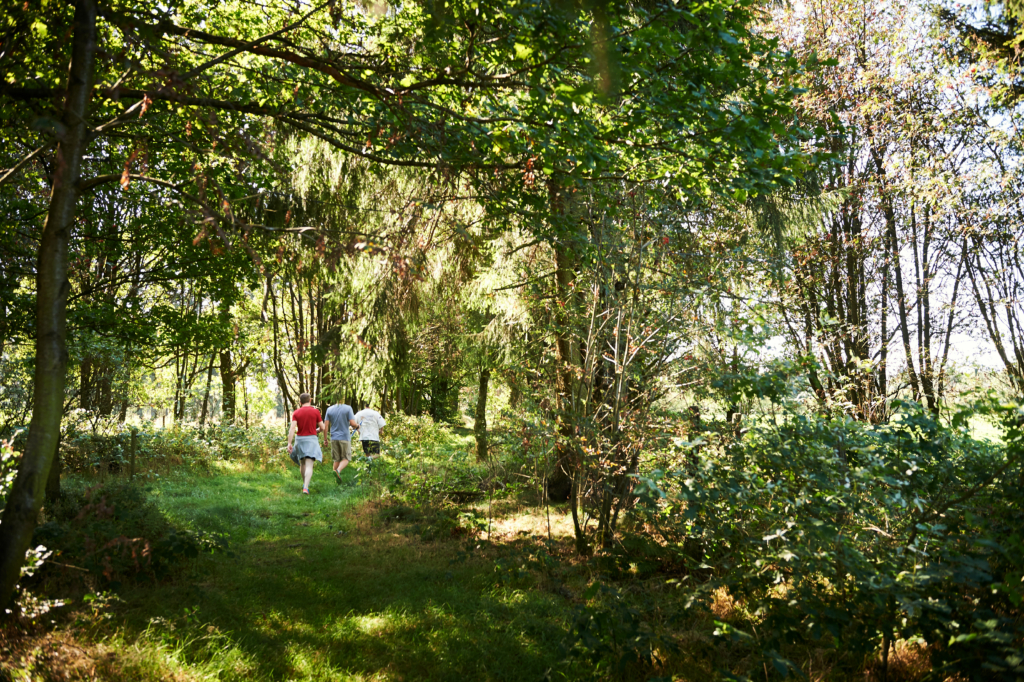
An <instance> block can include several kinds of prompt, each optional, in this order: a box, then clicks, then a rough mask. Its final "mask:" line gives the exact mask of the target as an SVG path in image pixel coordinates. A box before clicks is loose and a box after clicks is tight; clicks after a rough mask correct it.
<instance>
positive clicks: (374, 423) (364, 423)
mask: <svg viewBox="0 0 1024 682" xmlns="http://www.w3.org/2000/svg"><path fill="white" fill-rule="evenodd" d="M352 421H354V422H355V423H356V424H359V440H380V430H381V429H382V428H383V427H384V425H385V424H387V422H385V421H384V417H382V416H380V412H378V411H377V410H369V409H367V410H359V411H358V412H356V416H355V417H353V418H352Z"/></svg>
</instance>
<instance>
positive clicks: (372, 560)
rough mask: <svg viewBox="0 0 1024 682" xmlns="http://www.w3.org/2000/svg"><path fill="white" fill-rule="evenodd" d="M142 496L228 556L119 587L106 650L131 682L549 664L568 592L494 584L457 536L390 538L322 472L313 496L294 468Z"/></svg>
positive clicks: (390, 531)
mask: <svg viewBox="0 0 1024 682" xmlns="http://www.w3.org/2000/svg"><path fill="white" fill-rule="evenodd" d="M346 473H347V472H346ZM152 494H153V496H154V499H155V500H156V501H157V503H158V504H159V506H160V507H161V508H162V509H163V511H164V512H165V513H166V514H167V515H168V516H169V517H170V518H171V519H172V520H173V521H174V522H175V523H177V524H181V525H187V526H190V527H193V528H196V529H202V530H209V531H217V532H222V533H227V534H228V535H229V536H230V537H231V547H232V551H233V554H234V556H232V557H229V556H226V555H223V554H221V555H215V556H213V557H210V558H204V559H202V560H200V563H199V566H197V569H196V571H195V575H194V577H193V578H191V579H185V580H177V581H175V582H174V583H173V584H166V585H157V586H145V587H141V588H136V589H133V590H131V591H126V592H124V593H123V594H122V600H123V601H122V603H121V606H120V607H119V608H118V609H116V611H115V614H116V616H115V618H116V621H115V623H113V624H115V625H116V627H117V628H118V629H117V633H118V634H117V635H115V636H114V637H113V638H112V639H109V640H108V644H109V645H111V646H112V647H113V648H115V649H120V654H119V656H118V659H119V668H120V670H119V673H120V674H121V675H122V677H123V678H125V679H131V678H137V679H153V677H160V678H164V679H168V678H177V679H197V678H203V677H212V678H214V679H222V680H235V679H237V680H243V679H244V680H250V681H251V680H346V679H351V680H540V679H543V678H544V677H545V674H546V672H547V671H548V670H550V669H551V668H553V667H555V666H557V661H558V659H559V658H560V655H559V650H558V649H559V647H558V644H559V642H560V641H561V640H562V637H563V633H564V621H563V619H564V618H565V615H566V611H567V608H566V602H565V601H564V600H563V599H562V598H560V597H557V596H553V595H550V594H548V593H545V592H542V591H539V590H521V589H515V588H512V587H507V586H504V585H503V584H502V583H501V582H500V581H496V580H494V570H493V564H492V563H490V562H487V561H484V560H482V559H479V558H474V557H473V556H468V557H467V554H466V553H465V552H464V551H463V547H462V545H461V544H460V543H458V542H437V543H424V542H423V541H421V540H420V539H419V538H418V537H416V536H412V535H407V534H402V533H400V532H397V531H396V529H395V528H394V527H391V526H388V525H386V524H384V523H383V522H381V521H380V520H379V519H378V517H377V515H376V514H374V512H373V510H372V508H370V507H369V506H368V505H366V504H365V501H364V500H363V499H362V497H361V494H360V492H359V489H358V488H354V487H347V486H341V487H339V486H336V485H335V484H334V482H333V480H332V479H331V478H330V473H329V470H328V469H327V468H326V467H320V468H318V471H317V472H316V475H315V477H314V484H313V494H311V495H309V496H308V497H307V496H303V495H300V494H299V482H298V478H297V474H296V473H295V471H294V470H289V471H287V472H285V471H280V472H271V473H225V474H221V475H218V476H214V477H210V478H204V479H190V480H187V481H185V480H180V481H165V482H162V483H160V484H159V485H157V486H155V487H154V489H153V491H152ZM110 625H111V623H108V624H107V625H106V626H105V629H106V628H109V626H110ZM109 631H110V630H109V629H107V632H109Z"/></svg>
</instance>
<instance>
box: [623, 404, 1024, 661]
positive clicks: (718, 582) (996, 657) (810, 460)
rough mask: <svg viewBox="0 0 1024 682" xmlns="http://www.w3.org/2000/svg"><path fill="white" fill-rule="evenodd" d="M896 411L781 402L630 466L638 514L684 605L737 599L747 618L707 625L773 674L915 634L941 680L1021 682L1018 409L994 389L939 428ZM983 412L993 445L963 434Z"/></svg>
mask: <svg viewBox="0 0 1024 682" xmlns="http://www.w3.org/2000/svg"><path fill="white" fill-rule="evenodd" d="M894 407H895V411H896V417H895V418H894V419H893V420H892V421H891V422H890V423H889V424H883V425H870V424H865V423H863V422H858V421H854V420H851V419H848V418H834V419H826V418H820V417H813V416H804V415H796V414H793V415H788V417H787V419H785V420H784V422H783V423H782V424H781V425H778V426H763V427H758V428H755V429H753V430H752V431H751V432H750V433H748V434H747V435H746V436H745V437H744V438H742V439H741V440H739V441H736V442H733V443H731V444H728V445H727V446H726V447H722V448H712V447H708V446H705V447H703V448H701V449H700V451H699V452H691V453H689V454H690V455H692V456H693V458H692V462H693V463H692V464H691V465H690V466H686V467H683V468H679V469H670V470H654V471H651V472H649V473H647V474H646V475H642V476H640V477H639V481H638V486H637V488H636V490H635V492H636V493H637V494H638V495H639V496H640V499H641V500H642V502H643V504H642V505H641V506H640V508H639V510H638V513H639V514H640V515H642V516H643V519H644V522H645V523H646V524H647V527H648V528H650V529H651V533H652V534H653V535H654V536H655V537H656V538H657V540H658V543H659V545H661V546H662V547H663V548H665V549H668V550H669V551H671V552H673V553H674V554H675V559H676V561H677V562H678V565H679V566H680V567H682V568H681V569H680V570H679V572H680V573H681V574H682V578H681V579H680V580H679V583H678V584H679V585H680V587H685V588H686V589H690V590H692V599H691V600H690V603H691V604H697V603H702V602H703V603H707V602H709V601H710V599H711V595H712V594H713V593H714V592H715V591H716V590H720V589H722V588H725V589H727V590H728V593H729V594H730V595H731V596H732V597H733V598H735V599H736V601H737V602H738V603H741V604H743V608H744V609H745V612H746V613H747V614H748V616H749V617H748V624H749V627H742V626H739V627H737V626H736V624H735V623H732V624H726V623H719V624H718V630H717V631H716V634H717V635H719V636H721V638H722V639H723V640H724V641H727V642H729V646H733V647H736V648H737V650H738V651H737V653H738V654H744V655H746V654H754V657H755V658H756V659H757V660H758V664H760V663H761V662H762V661H763V662H764V664H765V665H766V666H768V667H773V668H774V669H775V670H776V671H777V672H778V674H779V675H781V676H783V677H786V676H788V675H789V674H791V673H795V672H798V671H800V665H799V662H798V661H797V660H796V658H797V656H798V655H799V652H801V651H806V650H807V649H806V648H807V647H808V646H813V647H815V648H831V649H833V650H834V651H836V652H837V654H841V656H840V658H843V657H846V659H847V660H851V658H852V660H853V663H852V665H854V666H859V665H862V662H863V660H864V659H865V658H866V657H870V656H875V655H878V656H880V657H881V659H882V661H883V663H882V664H881V665H882V666H883V668H884V666H885V663H884V662H885V661H886V660H887V658H888V655H889V652H890V651H891V649H892V647H893V643H894V642H895V641H896V640H901V639H902V640H909V641H918V642H924V643H927V644H928V645H929V647H930V651H931V657H932V664H933V666H934V672H935V673H936V674H938V675H940V676H944V675H960V676H962V677H964V678H967V679H1006V680H1015V679H1020V677H1021V675H1024V647H1022V637H1024V618H1022V616H1024V612H1022V611H1021V608H1020V607H1021V599H1022V592H1021V580H1022V575H1024V551H1022V543H1021V536H1020V528H1021V521H1024V518H1022V511H1021V510H1022V503H1024V491H1022V487H1021V482H1022V480H1024V469H1022V455H1024V431H1022V427H1021V425H1022V423H1024V420H1022V415H1024V412H1022V410H1021V408H1019V407H1017V406H1015V405H1001V404H998V403H996V402H995V401H989V402H987V403H983V404H978V405H974V406H972V407H971V409H969V410H966V411H963V412H960V413H957V414H956V415H955V416H954V417H953V419H952V422H951V425H950V426H945V425H943V424H942V423H940V422H939V421H938V420H937V419H936V418H935V417H934V416H933V415H931V414H929V413H927V412H925V411H923V410H922V409H921V408H920V407H919V406H917V405H916V404H913V403H897V404H896V405H895V406H894ZM979 413H981V414H987V415H990V416H993V417H995V418H998V419H999V420H1000V421H1001V423H1002V424H1003V427H1004V432H1005V437H1004V442H1005V446H996V445H993V444H990V443H986V442H980V441H977V440H974V439H972V438H971V437H970V435H969V433H968V431H967V428H966V425H967V420H968V419H969V418H970V417H971V416H972V415H974V414H979ZM685 459H690V457H686V458H685ZM746 630H750V632H749V633H748V632H746ZM858 657H859V660H857V659H858ZM758 667H760V666H759V665H758ZM739 672H741V671H732V673H739ZM730 674H731V673H730Z"/></svg>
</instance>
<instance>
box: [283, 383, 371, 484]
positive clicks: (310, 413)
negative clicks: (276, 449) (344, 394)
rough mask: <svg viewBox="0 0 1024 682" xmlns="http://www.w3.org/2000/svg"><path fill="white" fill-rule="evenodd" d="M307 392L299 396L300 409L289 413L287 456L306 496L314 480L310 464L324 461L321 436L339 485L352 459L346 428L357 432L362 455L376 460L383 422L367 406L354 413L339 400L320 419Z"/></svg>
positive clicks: (350, 442) (348, 433)
mask: <svg viewBox="0 0 1024 682" xmlns="http://www.w3.org/2000/svg"><path fill="white" fill-rule="evenodd" d="M310 402H311V398H310V396H309V394H308V393H303V394H302V395H300V396H299V404H300V407H299V409H297V410H295V412H293V413H292V422H291V426H290V427H289V429H288V455H289V456H290V457H291V458H292V461H293V462H295V463H296V464H298V465H299V473H300V474H302V494H303V495H308V494H309V481H310V479H311V478H312V477H313V464H314V463H315V462H322V461H323V453H322V452H321V450H320V438H319V436H318V435H317V434H319V433H323V434H324V447H325V448H326V447H328V445H327V444H328V443H330V450H331V459H332V460H333V461H334V478H335V480H336V481H337V482H338V483H339V484H340V483H341V472H342V470H343V469H344V468H345V467H346V466H348V463H349V461H350V460H351V459H352V436H351V434H350V432H349V427H351V428H354V429H359V441H360V442H361V443H362V446H363V454H365V455H367V456H368V457H375V456H376V455H379V454H380V430H381V429H382V428H383V427H384V425H385V424H386V422H385V421H384V417H382V416H381V414H380V412H377V411H376V410H372V409H370V408H369V407H366V408H364V409H362V410H360V411H359V412H356V413H353V412H352V408H351V407H349V406H348V405H346V404H345V403H343V402H341V401H340V400H339V401H338V402H336V403H335V404H333V405H331V406H330V407H328V408H327V413H326V414H325V415H324V417H323V418H321V416H320V410H318V409H316V408H315V407H313V406H312V405H311V404H310Z"/></svg>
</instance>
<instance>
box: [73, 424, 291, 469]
mask: <svg viewBox="0 0 1024 682" xmlns="http://www.w3.org/2000/svg"><path fill="white" fill-rule="evenodd" d="M80 426H81V425H80V424H77V423H71V424H70V425H69V426H67V427H66V431H65V434H64V436H63V439H62V442H61V456H62V458H63V462H64V467H65V469H66V470H68V471H71V472H77V473H85V472H109V473H122V472H126V471H127V470H128V468H129V466H130V459H131V438H132V432H131V428H130V427H128V426H126V425H124V424H119V423H117V422H116V421H103V422H99V423H93V424H89V425H87V426H88V427H89V428H80ZM93 427H95V428H93ZM284 442H285V438H284V435H283V434H282V433H280V432H278V431H277V430H275V429H271V428H267V427H265V426H255V427H252V428H243V427H239V426H223V427H220V426H217V427H209V428H205V429H199V428H195V427H187V426H174V427H171V428H167V429H157V428H154V427H153V426H152V425H150V424H144V425H143V426H142V427H140V428H137V429H136V451H135V467H136V472H137V473H145V472H155V471H169V470H171V469H172V468H178V469H186V470H189V471H192V472H203V471H209V470H210V467H211V465H212V463H213V462H215V461H231V462H239V463H244V464H247V465H250V466H252V467H254V468H266V467H268V466H271V465H273V464H274V463H276V462H277V461H279V460H280V458H281V457H282V455H281V448H282V447H283V445H284Z"/></svg>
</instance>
